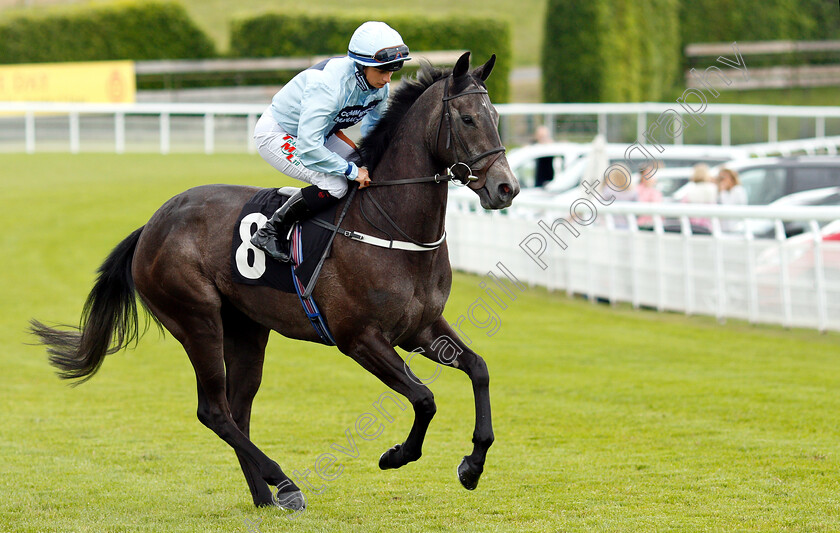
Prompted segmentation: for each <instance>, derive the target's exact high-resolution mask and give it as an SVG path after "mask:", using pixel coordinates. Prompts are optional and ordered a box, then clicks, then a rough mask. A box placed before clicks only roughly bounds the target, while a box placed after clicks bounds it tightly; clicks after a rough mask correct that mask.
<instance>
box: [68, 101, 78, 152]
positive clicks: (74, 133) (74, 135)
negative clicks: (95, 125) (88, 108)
mask: <svg viewBox="0 0 840 533" xmlns="http://www.w3.org/2000/svg"><path fill="white" fill-rule="evenodd" d="M79 145H80V143H79V112H78V111H70V153H71V154H78V153H79Z"/></svg>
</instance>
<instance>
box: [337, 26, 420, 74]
mask: <svg viewBox="0 0 840 533" xmlns="http://www.w3.org/2000/svg"><path fill="white" fill-rule="evenodd" d="M347 48H348V50H347V55H348V56H350V58H351V59H352V60H353V61H355V62H356V63H357V64H359V65H362V66H365V67H376V68H378V69H381V70H390V71H392V72H395V71H397V70H400V69H401V68H402V66H403V62H404V61H409V60H410V59H411V57H410V56H409V51H408V47H407V46H406V45H405V44H404V43H403V39H402V37H401V36H400V34H399V33H397V31H396V30H395V29H393V28H392V27H390V26H388V25H387V24H385V23H384V22H376V21H369V22H365V23H364V24H362V25H361V26H359V27H358V28H356V31H354V32H353V37H351V38H350V45H349V46H348V47H347Z"/></svg>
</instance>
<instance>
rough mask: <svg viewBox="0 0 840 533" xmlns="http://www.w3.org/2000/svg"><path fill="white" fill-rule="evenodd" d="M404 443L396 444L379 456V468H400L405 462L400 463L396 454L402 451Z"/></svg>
mask: <svg viewBox="0 0 840 533" xmlns="http://www.w3.org/2000/svg"><path fill="white" fill-rule="evenodd" d="M400 448H402V444H395V445H393V446H392V447H390V448H388V449H387V450H385V453H383V454H382V455H380V456H379V468H380V469H382V470H390V469H392V468H399V467H401V466H403V464H405V463H399V462H398V461H397V460H396V455H397V454H398V453H399V452H400Z"/></svg>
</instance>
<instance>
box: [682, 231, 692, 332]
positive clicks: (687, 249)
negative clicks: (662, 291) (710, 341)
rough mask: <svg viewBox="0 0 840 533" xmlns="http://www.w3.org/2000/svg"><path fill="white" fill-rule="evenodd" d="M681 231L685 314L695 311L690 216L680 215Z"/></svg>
mask: <svg viewBox="0 0 840 533" xmlns="http://www.w3.org/2000/svg"><path fill="white" fill-rule="evenodd" d="M680 233H681V234H682V244H683V289H684V290H685V314H686V315H688V316H691V315H692V314H693V313H694V253H693V250H692V248H691V236H692V234H691V222H689V220H688V217H687V216H685V215H682V216H681V217H680Z"/></svg>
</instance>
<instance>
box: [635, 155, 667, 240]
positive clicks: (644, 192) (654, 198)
mask: <svg viewBox="0 0 840 533" xmlns="http://www.w3.org/2000/svg"><path fill="white" fill-rule="evenodd" d="M659 168H660V166H659V165H658V164H657V163H656V162H654V163H650V164H648V165H645V166H644V167H642V169H641V171H640V172H639V184H638V186H637V187H636V195H637V197H638V201H640V202H647V203H659V202H662V191H660V190H659V189H657V188H656V171H657V170H658V169H659ZM636 223H637V224H638V225H639V226H652V225H653V217H652V216H650V215H641V216H639V217H638V218H637V219H636Z"/></svg>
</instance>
